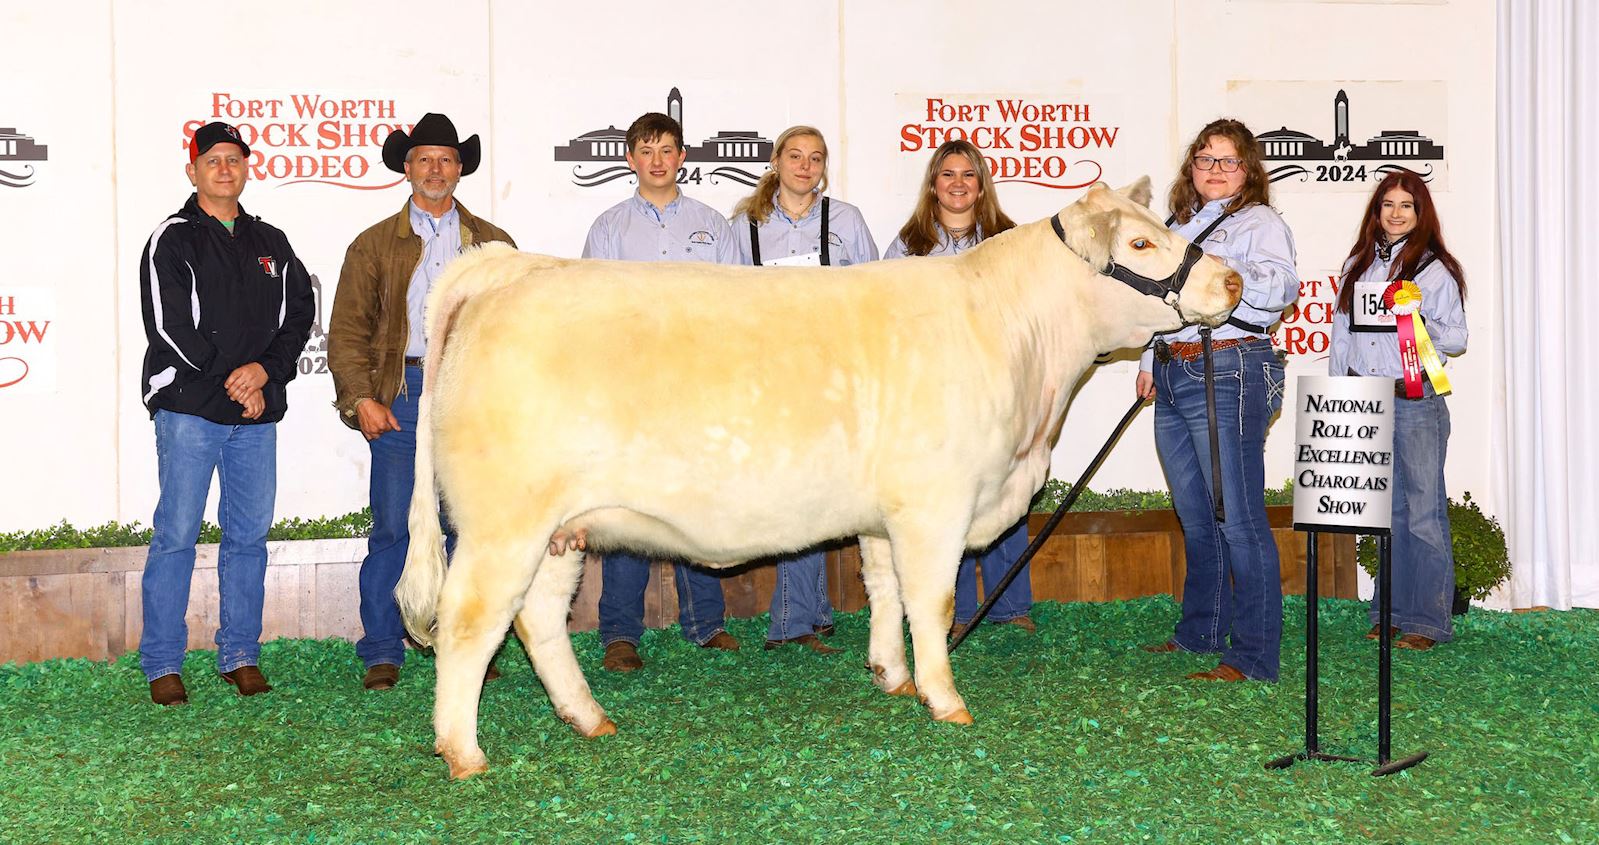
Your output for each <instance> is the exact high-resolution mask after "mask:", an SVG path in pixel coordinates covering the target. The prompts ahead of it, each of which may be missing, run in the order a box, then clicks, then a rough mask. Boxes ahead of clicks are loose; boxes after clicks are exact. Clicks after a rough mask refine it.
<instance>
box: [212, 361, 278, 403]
mask: <svg viewBox="0 0 1599 845" xmlns="http://www.w3.org/2000/svg"><path fill="white" fill-rule="evenodd" d="M266 383H267V374H266V369H265V368H264V367H262V366H261V365H260V364H257V363H255V362H253V361H252V362H251V363H248V364H245V365H244V366H242V367H240V368H238V369H236V370H234V371H233V372H231V373H229V374H228V380H227V381H225V382H223V383H222V387H223V388H224V389H225V390H227V391H228V398H229V399H232V400H233V401H235V402H237V403H239V404H240V405H244V404H246V403H245V397H247V396H248V395H249V394H250V393H252V392H253V393H260V392H261V388H262V387H264V386H266Z"/></svg>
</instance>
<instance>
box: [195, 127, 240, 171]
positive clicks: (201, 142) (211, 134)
mask: <svg viewBox="0 0 1599 845" xmlns="http://www.w3.org/2000/svg"><path fill="white" fill-rule="evenodd" d="M217 144H238V145H239V149H241V150H243V151H244V154H245V155H249V154H250V145H249V144H246V143H244V139H242V138H240V137H239V130H237V129H234V128H233V126H232V125H230V124H227V123H222V122H221V121H212V122H211V123H207V124H206V125H204V126H202V127H200V128H199V130H198V131H196V132H195V133H194V138H193V139H192V140H190V141H189V163H191V164H193V163H194V160H195V159H197V158H199V157H200V154H201V153H203V152H205V151H206V150H209V149H211V148H212V147H214V146H216V145H217Z"/></svg>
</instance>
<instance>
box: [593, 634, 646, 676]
mask: <svg viewBox="0 0 1599 845" xmlns="http://www.w3.org/2000/svg"><path fill="white" fill-rule="evenodd" d="M600 665H601V666H603V667H604V668H605V669H607V670H609V671H611V672H632V671H634V670H635V669H643V668H644V658H642V657H639V655H638V646H636V645H633V644H632V643H630V642H628V641H626V640H617V641H616V642H614V643H611V644H610V645H608V646H606V647H605V660H604V661H602V662H601V663H600Z"/></svg>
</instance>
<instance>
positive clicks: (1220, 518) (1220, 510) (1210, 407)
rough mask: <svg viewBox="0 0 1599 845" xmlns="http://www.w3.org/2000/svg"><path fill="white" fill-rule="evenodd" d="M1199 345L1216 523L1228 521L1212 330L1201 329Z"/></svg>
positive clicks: (1211, 490) (1211, 491) (1211, 487)
mask: <svg viewBox="0 0 1599 845" xmlns="http://www.w3.org/2000/svg"><path fill="white" fill-rule="evenodd" d="M1199 345H1200V349H1201V350H1202V351H1203V352H1204V355H1205V422H1206V424H1207V426H1208V427H1209V428H1210V498H1211V501H1212V502H1214V503H1215V504H1216V521H1217V522H1226V521H1227V503H1226V502H1224V501H1223V500H1222V493H1221V444H1220V437H1219V436H1218V434H1217V431H1216V428H1217V426H1216V363H1215V361H1213V360H1212V359H1211V354H1210V352H1211V349H1210V328H1209V327H1205V326H1202V327H1200V329H1199Z"/></svg>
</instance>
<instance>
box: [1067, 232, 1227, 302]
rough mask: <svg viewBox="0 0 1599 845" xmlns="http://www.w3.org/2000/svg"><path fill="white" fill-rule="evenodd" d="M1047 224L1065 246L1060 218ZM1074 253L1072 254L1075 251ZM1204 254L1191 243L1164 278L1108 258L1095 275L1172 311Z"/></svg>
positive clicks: (1069, 247)
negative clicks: (1109, 278)
mask: <svg viewBox="0 0 1599 845" xmlns="http://www.w3.org/2000/svg"><path fill="white" fill-rule="evenodd" d="M1049 225H1050V226H1052V227H1054V229H1055V237H1057V238H1060V242H1061V243H1063V244H1065V243H1066V227H1064V226H1062V225H1061V224H1060V215H1059V214H1055V215H1052V216H1051V217H1050V218H1049ZM1067 249H1071V245H1070V244H1067ZM1073 251H1074V252H1075V250H1073ZM1204 254H1205V251H1204V250H1202V249H1200V248H1199V247H1198V246H1195V245H1194V244H1192V243H1190V244H1189V245H1188V249H1187V250H1186V251H1185V252H1184V253H1183V260H1182V261H1181V262H1180V263H1179V264H1178V265H1177V269H1176V270H1173V271H1172V274H1171V275H1170V276H1167V277H1166V278H1164V279H1151V278H1150V277H1148V276H1145V275H1141V274H1139V273H1134V272H1133V271H1132V270H1129V269H1128V268H1126V267H1123V266H1122V265H1120V264H1117V263H1116V259H1114V258H1107V259H1106V261H1105V266H1104V267H1101V268H1098V272H1099V274H1100V275H1102V276H1109V277H1111V278H1112V279H1115V280H1116V281H1118V282H1121V283H1122V284H1124V285H1127V286H1128V287H1130V288H1132V289H1133V290H1136V291H1138V292H1139V293H1141V294H1144V295H1146V296H1153V297H1158V298H1159V299H1160V300H1161V301H1162V302H1165V303H1166V304H1167V305H1170V306H1171V307H1172V308H1176V307H1177V296H1178V294H1180V293H1182V290H1183V285H1185V284H1187V283H1188V274H1189V273H1190V272H1192V271H1193V269H1194V265H1195V264H1198V263H1199V259H1200V258H1201V257H1202V256H1204Z"/></svg>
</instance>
